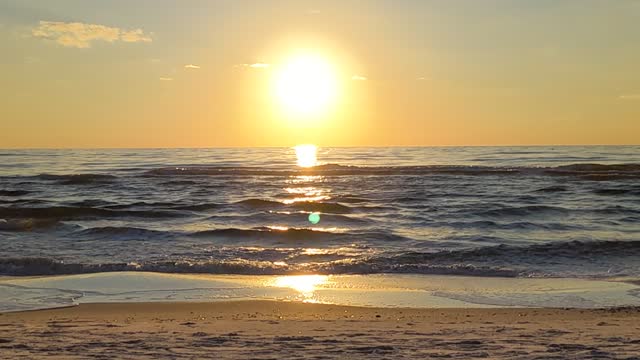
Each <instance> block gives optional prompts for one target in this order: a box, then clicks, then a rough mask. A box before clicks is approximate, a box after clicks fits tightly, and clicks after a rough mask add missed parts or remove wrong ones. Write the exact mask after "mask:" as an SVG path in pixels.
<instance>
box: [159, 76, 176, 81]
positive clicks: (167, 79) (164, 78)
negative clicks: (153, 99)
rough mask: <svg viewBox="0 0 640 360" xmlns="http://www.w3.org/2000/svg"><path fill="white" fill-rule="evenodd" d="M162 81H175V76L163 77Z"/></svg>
mask: <svg viewBox="0 0 640 360" xmlns="http://www.w3.org/2000/svg"><path fill="white" fill-rule="evenodd" d="M160 81H173V78H170V77H161V78H160Z"/></svg>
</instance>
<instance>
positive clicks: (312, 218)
mask: <svg viewBox="0 0 640 360" xmlns="http://www.w3.org/2000/svg"><path fill="white" fill-rule="evenodd" d="M309 222H310V223H312V224H313V225H315V224H317V223H319V222H320V213H311V214H309Z"/></svg>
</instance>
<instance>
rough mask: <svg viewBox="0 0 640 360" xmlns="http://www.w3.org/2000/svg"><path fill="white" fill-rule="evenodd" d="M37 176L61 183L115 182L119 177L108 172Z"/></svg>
mask: <svg viewBox="0 0 640 360" xmlns="http://www.w3.org/2000/svg"><path fill="white" fill-rule="evenodd" d="M37 178H38V179H40V180H48V181H56V182H57V183H58V184H60V185H89V184H101V183H108V182H113V181H114V180H116V179H117V178H118V177H117V176H114V175H107V174H63V175H57V174H40V175H38V176H37Z"/></svg>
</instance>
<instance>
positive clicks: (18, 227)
mask: <svg viewBox="0 0 640 360" xmlns="http://www.w3.org/2000/svg"><path fill="white" fill-rule="evenodd" d="M58 223H59V222H58V221H57V220H51V219H18V220H15V219H9V220H5V219H0V231H34V230H38V229H46V228H50V227H53V226H56V225H58Z"/></svg>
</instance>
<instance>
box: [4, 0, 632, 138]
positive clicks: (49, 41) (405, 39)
mask: <svg viewBox="0 0 640 360" xmlns="http://www.w3.org/2000/svg"><path fill="white" fill-rule="evenodd" d="M639 19H640V2H639V1H635V0H618V1H596V0H564V1H557V0H535V1H533V0H532V1H513V0H467V1H463V0H452V1H449V0H442V1H435V0H434V1H430V0H413V1H412V0H386V1H384V0H340V1H338V0H335V1H319V0H316V1H311V0H307V1H304V0H273V1H270V0H228V1H224V0H218V1H206V0H192V1H179V0H137V1H128V0H127V1H125V0H114V1H98V0H57V1H55V2H53V1H36V0H0V54H2V56H1V57H0V82H1V84H2V86H0V148H13V147H27V148H36V147H48V148H49V147H53V148H58V147H62V148H74V147H129V148H137V147H226V146H291V145H295V144H300V143H314V144H317V145H320V146H387V145H397V146H408V145H413V146H416V145H417V146H434V145H528V144H540V145H543V144H638V143H640V71H639V70H638V67H639V66H640V65H639V64H640V43H638V36H640V27H638V25H637V24H638V22H639V21H640V20H639ZM300 59H302V60H300ZM283 84H284V85H283Z"/></svg>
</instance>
